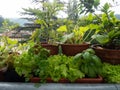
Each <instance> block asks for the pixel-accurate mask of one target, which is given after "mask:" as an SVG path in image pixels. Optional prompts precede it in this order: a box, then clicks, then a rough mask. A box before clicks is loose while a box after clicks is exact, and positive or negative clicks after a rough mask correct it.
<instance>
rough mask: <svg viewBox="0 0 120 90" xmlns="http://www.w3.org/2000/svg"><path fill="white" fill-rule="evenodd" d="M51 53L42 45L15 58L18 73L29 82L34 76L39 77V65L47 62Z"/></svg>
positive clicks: (32, 47) (35, 46)
mask: <svg viewBox="0 0 120 90" xmlns="http://www.w3.org/2000/svg"><path fill="white" fill-rule="evenodd" d="M48 55H49V51H48V50H47V49H45V48H42V47H41V46H40V45H34V46H31V47H30V48H29V49H28V50H27V51H26V52H23V53H22V54H20V55H19V56H17V57H16V58H15V61H14V67H15V70H16V72H17V73H18V74H19V75H20V76H22V75H24V77H25V78H26V81H27V80H29V79H30V78H31V77H32V76H33V75H36V76H39V73H38V70H39V67H40V66H39V65H40V64H41V62H42V61H44V60H46V59H47V57H48Z"/></svg>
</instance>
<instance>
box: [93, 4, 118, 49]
mask: <svg viewBox="0 0 120 90" xmlns="http://www.w3.org/2000/svg"><path fill="white" fill-rule="evenodd" d="M109 9H110V6H109V4H108V3H106V4H105V5H104V6H103V8H102V9H101V11H102V12H103V13H102V14H101V15H100V17H99V16H98V17H97V25H98V26H99V30H98V33H96V34H95V35H94V36H93V38H94V39H95V40H96V41H97V42H98V43H99V44H100V45H101V46H103V47H105V48H109V49H120V21H119V20H118V19H117V18H116V17H115V15H114V12H112V11H111V10H109Z"/></svg>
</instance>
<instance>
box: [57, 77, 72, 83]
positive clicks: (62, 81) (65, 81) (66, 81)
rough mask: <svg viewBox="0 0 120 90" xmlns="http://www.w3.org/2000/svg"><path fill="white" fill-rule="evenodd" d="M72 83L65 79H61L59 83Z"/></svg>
mask: <svg viewBox="0 0 120 90" xmlns="http://www.w3.org/2000/svg"><path fill="white" fill-rule="evenodd" d="M69 82H70V81H69V80H68V79H65V78H61V79H60V80H59V81H58V83H69Z"/></svg>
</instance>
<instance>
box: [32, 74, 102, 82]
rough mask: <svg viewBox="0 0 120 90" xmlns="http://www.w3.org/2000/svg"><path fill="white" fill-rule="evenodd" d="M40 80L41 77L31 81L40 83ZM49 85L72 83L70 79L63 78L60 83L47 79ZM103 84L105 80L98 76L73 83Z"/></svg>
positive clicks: (33, 78)
mask: <svg viewBox="0 0 120 90" xmlns="http://www.w3.org/2000/svg"><path fill="white" fill-rule="evenodd" d="M40 80H41V79H40V78H39V77H32V78H31V79H30V81H31V82H32V83H39V82H40ZM46 82H47V83H71V82H70V81H69V80H68V79H65V78H61V79H60V80H59V81H58V82H54V81H53V80H52V79H51V78H47V79H46ZM102 82H103V78H102V77H101V76H98V77H97V78H81V79H77V80H75V81H74V82H72V83H102Z"/></svg>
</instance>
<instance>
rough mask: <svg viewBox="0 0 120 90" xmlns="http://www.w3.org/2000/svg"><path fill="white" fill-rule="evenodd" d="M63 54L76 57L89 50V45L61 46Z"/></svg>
mask: <svg viewBox="0 0 120 90" xmlns="http://www.w3.org/2000/svg"><path fill="white" fill-rule="evenodd" d="M61 48H62V53H63V54H65V55H67V56H74V55H76V54H77V53H81V52H82V51H83V50H85V49H88V48H89V44H79V45H78V44H61Z"/></svg>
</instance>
